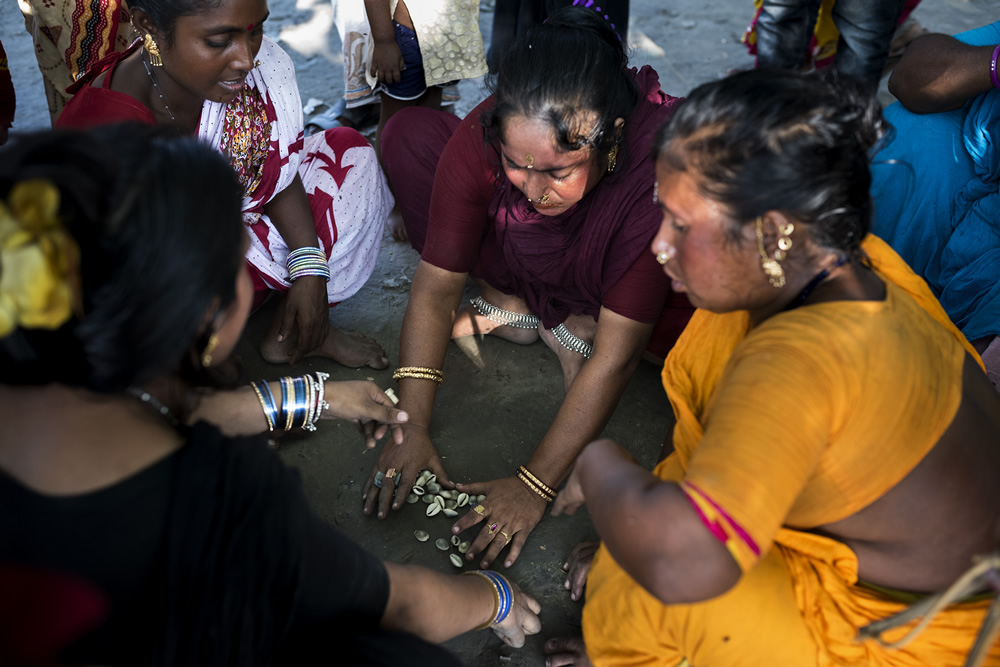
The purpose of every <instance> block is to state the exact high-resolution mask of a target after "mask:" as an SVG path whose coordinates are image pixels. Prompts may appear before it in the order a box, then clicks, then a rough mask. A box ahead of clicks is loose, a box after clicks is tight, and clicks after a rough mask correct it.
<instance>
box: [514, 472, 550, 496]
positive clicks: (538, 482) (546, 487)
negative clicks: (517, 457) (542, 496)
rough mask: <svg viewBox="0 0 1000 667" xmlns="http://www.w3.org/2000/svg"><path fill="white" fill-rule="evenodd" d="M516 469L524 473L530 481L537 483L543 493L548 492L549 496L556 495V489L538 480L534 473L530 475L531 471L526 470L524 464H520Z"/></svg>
mask: <svg viewBox="0 0 1000 667" xmlns="http://www.w3.org/2000/svg"><path fill="white" fill-rule="evenodd" d="M518 470H520V471H521V472H522V473H524V474H525V476H527V478H528V479H530V480H531V481H532V482H534V483H535V484H537V485H538V488H540V489H541V490H542V491H544V492H545V493H547V494H549V495H550V496H553V497H554V496H555V495H556V490H555V489H553V488H552V487H551V486H548V485H546V484H545V482H543V481H542V480H540V479H538V478H537V477H535V476H534V475H532V474H531V471H530V470H528V469H527V468H525V467H524V466H520V467H519V468H518Z"/></svg>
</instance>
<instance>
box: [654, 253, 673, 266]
mask: <svg viewBox="0 0 1000 667" xmlns="http://www.w3.org/2000/svg"><path fill="white" fill-rule="evenodd" d="M671 259H673V255H671V254H670V253H669V252H667V251H666V250H663V251H660V252H658V253H656V261H657V262H659V263H660V264H666V263H667V262H669V261H670V260H671Z"/></svg>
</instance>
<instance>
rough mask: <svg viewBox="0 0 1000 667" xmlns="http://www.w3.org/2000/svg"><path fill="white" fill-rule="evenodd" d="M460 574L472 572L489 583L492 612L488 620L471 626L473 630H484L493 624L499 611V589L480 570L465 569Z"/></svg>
mask: <svg viewBox="0 0 1000 667" xmlns="http://www.w3.org/2000/svg"><path fill="white" fill-rule="evenodd" d="M462 574H474V575H477V576H479V577H482V578H483V579H484V580H485V581H486V583H488V584H489V585H490V590H491V591H493V613H492V614H490V620H488V621H486V622H485V623H483V624H482V625H480V626H477V627H475V628H473V630H485V629H486V628H488V627H490V626H491V625H493V621H495V620H496V619H497V614H499V613H500V591H498V590H497V585H496V584H495V583H493V580H492V579H490V578H489V577H487V576H486V575H485V574H483V573H482V572H479V571H478V570H467V571H465V572H463V573H462Z"/></svg>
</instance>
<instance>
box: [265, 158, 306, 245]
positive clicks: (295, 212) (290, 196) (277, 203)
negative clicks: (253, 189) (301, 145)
mask: <svg viewBox="0 0 1000 667" xmlns="http://www.w3.org/2000/svg"><path fill="white" fill-rule="evenodd" d="M264 212H265V213H267V215H268V217H269V218H270V219H271V224H273V225H274V228H275V229H277V230H278V233H279V234H281V238H282V239H283V240H284V241H285V245H286V246H288V249H289V250H295V249H296V248H306V247H312V248H318V247H319V239H318V238H317V237H316V223H315V222H314V221H313V216H312V209H310V208H309V197H308V196H307V195H306V189H305V186H303V185H302V179H301V178H299V176H298V174H296V175H295V179H294V180H293V181H292V182H291V183H290V184H289V185H288V187H286V188H285V189H284V190H282V191H281V192H279V193H278V194H276V195H274V197H273V198H272V199H271V201H269V202H267V203H266V204H264Z"/></svg>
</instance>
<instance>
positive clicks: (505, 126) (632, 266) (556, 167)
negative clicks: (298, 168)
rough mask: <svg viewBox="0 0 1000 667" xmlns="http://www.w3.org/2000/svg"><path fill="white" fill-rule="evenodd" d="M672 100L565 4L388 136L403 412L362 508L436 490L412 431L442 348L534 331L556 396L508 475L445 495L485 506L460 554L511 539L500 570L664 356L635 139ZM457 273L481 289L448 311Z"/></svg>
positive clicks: (646, 171)
mask: <svg viewBox="0 0 1000 667" xmlns="http://www.w3.org/2000/svg"><path fill="white" fill-rule="evenodd" d="M676 101H677V100H676V98H672V97H670V96H668V95H666V94H664V93H662V92H661V91H660V88H659V81H658V79H657V75H656V73H655V72H654V71H653V70H652V69H650V68H648V67H644V68H643V69H642V70H640V71H638V72H637V71H636V70H634V69H629V68H628V66H627V58H626V55H625V51H624V49H623V45H622V43H621V40H620V39H619V37H618V35H617V34H616V33H615V32H614V30H613V29H612V28H611V26H610V24H609V23H608V22H607V21H606V20H605V19H604V18H603V17H602V16H601V15H599V14H597V13H596V12H594V11H593V10H591V9H585V8H581V7H571V8H566V9H564V10H560V11H559V12H557V13H555V14H553V15H552V16H551V17H550V18H549V20H548V21H547V22H546V23H545V24H542V25H539V26H536V27H535V28H534V29H533V30H531V31H530V32H528V33H527V34H526V35H525V36H524V37H523V38H522V39H521V40H520V41H519V43H518V44H517V45H515V46H514V47H513V48H512V49H511V50H510V51H509V52H508V55H507V56H506V58H505V60H504V61H503V62H502V64H501V66H500V69H499V74H498V77H497V79H496V82H495V92H494V94H493V95H492V96H491V97H489V98H487V100H486V101H485V102H483V103H482V104H481V105H479V107H477V108H476V109H475V110H473V111H472V113H470V114H469V116H468V117H467V118H466V119H465V120H464V121H459V120H458V119H456V118H454V117H453V116H448V115H447V114H442V113H438V112H434V111H429V110H426V109H419V108H414V109H408V110H406V111H404V112H401V113H400V114H398V115H397V117H394V118H393V120H392V122H390V123H389V125H387V126H386V128H385V131H384V134H383V141H384V146H385V148H384V150H383V156H384V159H385V164H386V169H387V170H388V172H389V176H390V180H391V181H392V183H393V185H394V187H395V190H396V196H397V201H398V202H399V205H400V208H401V211H402V214H403V220H404V222H405V223H406V228H407V233H408V235H409V238H410V240H411V241H412V243H413V245H414V247H415V248H416V249H417V250H418V251H420V252H421V262H420V264H419V266H418V267H417V270H416V273H415V275H414V279H413V286H412V289H411V292H410V300H409V304H408V306H407V309H406V316H405V318H404V320H403V330H402V336H401V342H400V368H399V369H397V371H396V372H395V374H394V378H396V379H398V380H399V387H400V401H401V403H400V407H401V408H404V407H405V409H406V410H407V412H408V413H409V414H410V415H411V416H412V418H411V420H410V424H408V425H407V426H405V427H404V429H405V431H404V433H405V435H404V441H403V442H402V443H401V444H395V443H389V444H387V445H386V447H385V448H384V449H383V451H382V452H381V455H380V457H379V460H378V464H377V465H376V467H375V469H374V470H373V471H372V476H371V478H370V479H369V481H368V484H367V486H366V488H365V512H366V513H371V512H373V511H375V510H376V509H377V511H378V516H379V517H380V518H384V517H385V516H387V515H388V513H389V509H390V505H391V506H392V508H393V509H397V508H398V507H400V506H401V505H402V503H403V500H404V499H405V498H406V495H407V494H408V493H409V491H410V488H411V487H412V485H413V483H414V479H415V477H416V475H417V474H418V472H419V471H420V470H421V469H424V468H430V469H431V470H432V471H434V472H435V473H436V474H437V477H438V481H439V482H441V483H442V484H443V485H445V486H449V487H450V486H451V482H450V480H449V479H448V477H447V474H446V473H445V471H444V469H443V467H442V465H441V461H440V459H439V457H438V455H437V452H436V451H435V449H434V445H433V444H432V442H431V439H430V436H429V434H428V431H427V426H426V425H427V424H428V423H429V422H430V414H431V411H432V408H433V402H434V395H435V390H436V388H437V384H438V383H439V382H440V381H441V379H442V377H443V376H442V373H441V371H440V369H441V367H442V364H443V361H444V356H445V350H446V347H447V343H448V340H449V338H454V337H459V336H465V335H470V334H473V333H479V334H494V335H498V336H500V337H502V338H505V339H508V340H511V341H514V342H517V343H523V344H527V343H531V342H534V341H535V340H537V339H538V337H539V336H541V337H542V339H543V340H544V341H545V342H546V343H547V344H548V345H549V347H551V348H552V350H553V351H554V352H555V353H556V355H557V356H558V358H559V360H560V363H561V365H562V369H563V374H564V378H565V383H566V389H567V393H566V397H565V399H564V400H563V404H562V406H561V407H560V409H559V411H558V413H557V415H556V417H555V420H554V421H553V423H552V425H551V427H550V428H549V430H548V432H547V434H546V435H545V437H544V438H543V439H542V442H541V443H540V444H539V445H538V447H537V449H536V450H535V453H534V454H533V455H532V457H531V459H530V460H528V461H524V462H523V463H524V465H523V466H522V467H521V468H520V469H519V470H518V472H517V473H516V474H515V475H513V476H511V477H508V478H505V479H499V480H494V481H491V482H483V483H476V484H465V485H458V486H459V488H460V489H461V490H462V491H466V492H468V493H470V494H485V495H486V496H487V498H486V500H485V501H484V502H483V503H481V504H479V505H476V506H475V507H474V508H473V511H472V512H469V513H468V514H467V515H466V516H464V517H461V518H460V519H459V520H458V521H457V523H456V524H455V526H454V527H453V530H454V532H456V533H458V532H462V531H464V530H465V529H467V528H469V527H471V526H472V525H474V524H476V523H479V522H482V523H483V528H482V530H481V532H480V533H479V535H478V537H477V538H476V540H475V541H474V543H473V545H472V548H471V549H470V550H469V552H468V558H470V559H472V558H475V557H476V555H478V554H482V560H483V562H492V561H493V560H494V559H495V558H496V556H497V555H498V554H499V552H500V551H501V549H503V548H504V547H505V546H506V545H507V544H508V543H512V544H511V549H510V553H509V555H508V556H507V559H506V563H507V564H508V565H510V564H512V563H513V562H514V561H515V560H516V559H517V557H518V555H519V553H520V551H521V549H522V547H523V546H524V543H525V541H526V540H527V537H528V535H529V534H530V532H531V531H532V530H533V529H534V527H535V525H536V524H537V523H538V521H539V519H541V517H542V514H543V513H544V510H545V506H546V501H550V500H551V498H552V496H553V495H554V494H555V488H556V487H558V485H559V484H560V483H561V482H562V480H563V479H564V477H565V476H566V475H567V474H568V472H569V469H570V466H571V465H572V463H573V460H574V459H575V458H576V455H577V454H578V453H579V451H580V450H581V448H582V447H583V446H584V445H585V444H586V443H587V442H589V441H590V440H591V439H593V438H594V437H596V436H597V435H598V434H599V433H600V431H601V430H602V429H603V428H604V426H605V424H606V423H607V421H608V419H609V418H610V416H611V414H612V412H613V411H614V408H615V406H616V405H617V403H618V399H619V398H620V396H621V394H622V392H623V391H624V389H625V386H626V384H627V383H628V381H629V378H630V377H631V375H632V372H633V371H634V370H635V368H636V366H637V365H638V363H639V361H640V359H641V357H642V356H643V353H644V351H646V350H647V345H648V346H649V349H650V351H651V352H653V353H654V354H655V355H656V356H659V357H663V356H664V355H665V354H666V350H667V349H669V347H670V346H671V345H672V344H673V341H674V340H675V339H676V337H677V335H678V334H679V333H680V331H681V330H682V329H683V326H684V324H685V323H686V322H687V319H688V317H689V316H690V313H691V307H690V304H688V302H687V300H686V299H685V298H684V297H683V296H673V295H672V293H671V289H670V284H669V282H668V281H667V280H666V278H665V277H664V275H663V273H662V272H661V271H658V268H659V266H658V265H657V264H656V261H655V259H654V258H653V257H652V256H650V255H649V253H646V252H644V249H645V248H646V247H648V245H649V242H650V241H651V239H652V238H653V236H654V235H655V234H656V231H657V228H658V224H659V213H658V211H657V208H656V205H655V203H654V197H653V180H654V179H653V162H652V157H651V155H650V149H649V147H650V146H651V143H652V136H653V133H654V132H655V130H656V128H657V127H659V126H660V125H661V124H663V123H664V122H665V121H666V120H667V118H669V116H670V114H671V112H672V109H673V107H674V104H675V103H676ZM428 223H430V224H428ZM469 275H471V276H472V277H473V278H474V279H475V281H476V283H477V285H478V286H479V289H480V294H481V296H479V297H477V298H475V299H473V301H472V303H471V304H468V305H466V306H464V307H462V308H459V302H460V300H461V295H462V291H463V289H464V287H465V283H466V278H467V276H469ZM397 475H398V476H397ZM394 494H395V497H393V495H394Z"/></svg>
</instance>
